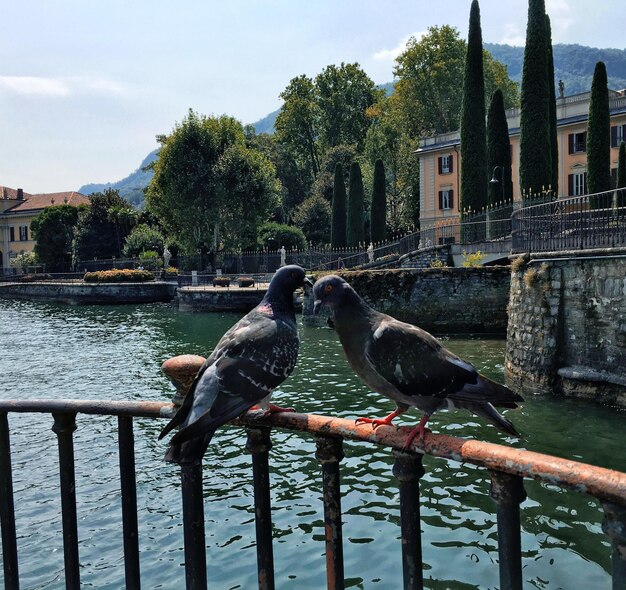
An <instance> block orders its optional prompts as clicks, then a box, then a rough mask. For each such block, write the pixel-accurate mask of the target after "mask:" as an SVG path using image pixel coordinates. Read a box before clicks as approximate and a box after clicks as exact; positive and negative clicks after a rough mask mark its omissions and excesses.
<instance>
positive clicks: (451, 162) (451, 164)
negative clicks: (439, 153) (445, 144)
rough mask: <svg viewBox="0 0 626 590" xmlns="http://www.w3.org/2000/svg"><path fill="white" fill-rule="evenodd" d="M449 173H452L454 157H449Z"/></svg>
mask: <svg viewBox="0 0 626 590" xmlns="http://www.w3.org/2000/svg"><path fill="white" fill-rule="evenodd" d="M449 162H450V172H454V156H453V155H450V160H449Z"/></svg>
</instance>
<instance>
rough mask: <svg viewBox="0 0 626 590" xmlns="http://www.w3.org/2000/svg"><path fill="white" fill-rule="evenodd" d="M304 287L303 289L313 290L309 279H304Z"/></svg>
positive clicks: (311, 281) (311, 280)
mask: <svg viewBox="0 0 626 590" xmlns="http://www.w3.org/2000/svg"><path fill="white" fill-rule="evenodd" d="M304 286H305V287H310V288H311V289H312V288H313V279H311V278H310V277H304Z"/></svg>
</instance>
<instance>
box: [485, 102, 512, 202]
mask: <svg viewBox="0 0 626 590" xmlns="http://www.w3.org/2000/svg"><path fill="white" fill-rule="evenodd" d="M487 170H489V171H490V172H491V173H492V174H493V175H494V178H495V179H496V180H497V181H498V183H497V184H495V183H494V184H490V185H489V186H490V198H489V204H490V205H492V206H493V205H494V204H495V203H497V202H503V203H510V202H511V201H512V200H513V180H512V174H511V172H512V171H511V145H510V141H509V126H508V123H507V120H506V113H505V111H504V101H503V98H502V92H501V91H500V90H496V91H495V92H494V93H493V96H492V97H491V102H490V104H489V112H488V113H487Z"/></svg>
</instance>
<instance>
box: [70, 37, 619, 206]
mask: <svg viewBox="0 0 626 590" xmlns="http://www.w3.org/2000/svg"><path fill="white" fill-rule="evenodd" d="M484 47H485V49H487V50H488V51H489V52H490V53H491V54H492V55H493V56H494V57H495V58H496V59H497V60H498V61H501V62H502V63H504V64H506V66H507V67H508V71H509V76H511V78H512V79H513V80H515V81H517V82H520V81H521V79H522V66H523V63H524V48H523V47H513V46H511V45H500V44H497V43H485V44H484ZM553 52H554V77H555V86H556V87H557V88H558V82H559V80H563V83H564V84H565V95H566V96H568V95H571V94H578V93H579V92H587V91H589V90H590V89H591V79H592V78H593V70H594V68H595V65H596V62H598V61H603V62H604V63H605V64H606V69H607V74H608V78H609V88H611V89H612V90H621V89H623V88H626V49H597V48H595V47H585V46H583V45H564V44H557V45H554V47H553ZM393 86H394V83H393V82H388V83H386V84H380V85H379V87H380V88H384V89H385V91H386V93H387V95H389V94H391V93H392V92H393ZM278 113H280V109H278V110H276V111H273V112H272V113H269V114H268V115H266V116H265V117H263V118H262V119H259V120H258V121H256V122H255V123H252V125H253V127H254V128H255V130H256V132H257V133H270V134H272V133H274V123H275V122H276V117H277V116H278ZM156 157H157V150H154V151H153V152H150V154H148V156H147V157H146V159H145V160H144V161H143V162H142V163H141V166H139V168H138V169H137V170H135V172H133V173H132V174H130V175H129V176H127V177H126V178H124V179H122V180H118V181H117V182H108V183H104V184H86V185H85V186H82V187H81V188H79V189H78V190H79V192H81V193H83V194H86V195H88V194H91V193H93V192H96V191H102V190H104V189H105V188H109V187H110V188H115V189H118V190H119V191H120V194H121V195H122V196H123V197H124V198H125V199H126V200H128V201H129V202H130V203H132V204H133V205H135V206H137V207H141V206H142V205H143V202H144V194H143V189H144V188H145V187H146V186H147V184H148V182H149V181H150V178H152V172H151V171H144V170H143V168H144V167H145V166H147V165H148V164H150V163H151V162H153V161H154V160H156Z"/></svg>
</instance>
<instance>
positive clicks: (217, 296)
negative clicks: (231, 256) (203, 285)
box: [177, 287, 266, 312]
mask: <svg viewBox="0 0 626 590" xmlns="http://www.w3.org/2000/svg"><path fill="white" fill-rule="evenodd" d="M265 291H266V289H265V288H263V289H256V288H242V289H239V288H234V289H226V288H208V289H199V288H197V287H196V288H194V287H180V288H179V289H178V292H177V298H178V309H180V310H183V311H240V312H248V311H250V310H251V309H252V308H253V307H256V306H257V305H258V304H259V303H260V302H261V299H263V295H265Z"/></svg>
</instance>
